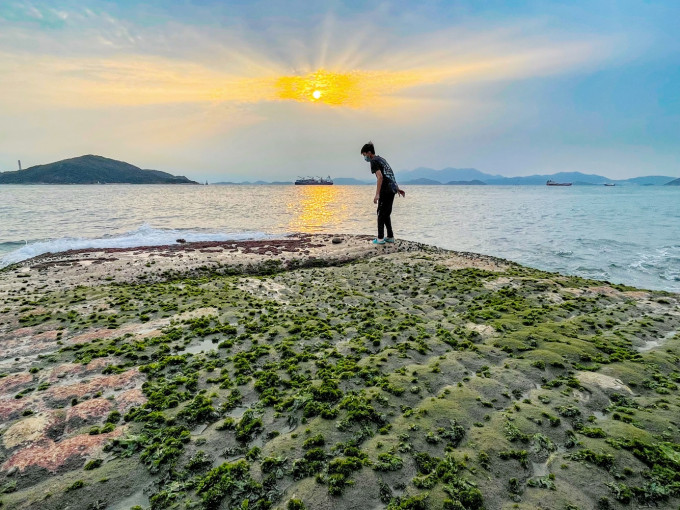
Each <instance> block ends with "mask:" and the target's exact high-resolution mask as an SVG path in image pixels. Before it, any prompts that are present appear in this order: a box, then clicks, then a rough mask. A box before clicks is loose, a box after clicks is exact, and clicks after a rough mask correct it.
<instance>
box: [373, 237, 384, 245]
mask: <svg viewBox="0 0 680 510" xmlns="http://www.w3.org/2000/svg"><path fill="white" fill-rule="evenodd" d="M373 244H385V240H384V239H377V238H376V239H373Z"/></svg>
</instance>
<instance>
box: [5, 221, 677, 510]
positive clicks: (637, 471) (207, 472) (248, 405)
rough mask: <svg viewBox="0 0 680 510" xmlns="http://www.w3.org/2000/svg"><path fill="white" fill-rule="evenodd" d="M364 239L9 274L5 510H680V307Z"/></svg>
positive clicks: (127, 258)
mask: <svg viewBox="0 0 680 510" xmlns="http://www.w3.org/2000/svg"><path fill="white" fill-rule="evenodd" d="M335 238H340V239H342V242H341V243H335V242H334V239H335ZM370 239H371V238H370V237H361V236H330V235H307V234H300V235H295V236H290V237H287V238H284V239H279V240H262V241H245V242H220V243H183V244H181V245H170V246H163V247H141V248H136V249H121V250H114V249H110V250H91V251H87V250H81V251H74V252H67V253H61V254H48V255H44V256H41V257H39V258H37V259H32V260H29V261H25V262H23V263H21V264H17V265H15V266H12V267H10V268H7V269H5V270H3V271H1V272H0V345H1V346H2V348H1V349H0V435H1V436H2V437H1V438H0V439H1V441H0V501H2V503H3V504H4V507H5V508H19V509H24V508H40V509H61V508H117V507H118V506H120V505H121V504H125V505H127V504H128V503H130V505H128V506H126V508H129V506H132V505H141V506H142V507H151V508H154V509H156V508H158V509H161V508H163V509H165V508H186V507H187V506H191V507H195V508H206V509H211V508H242V505H243V504H244V503H243V501H244V500H245V499H248V508H251V509H252V508H256V509H259V508H286V507H287V505H288V502H289V501H290V500H300V501H302V503H303V504H304V505H305V507H306V508H308V509H331V508H357V509H359V508H361V509H364V508H389V509H397V508H404V509H406V508H413V509H415V508H435V509H441V508H465V509H481V508H487V509H492V508H493V509H496V508H499V509H500V508H525V509H529V508H532V509H533V508H546V509H548V508H550V509H563V508H581V509H586V508H597V507H598V505H599V507H600V508H630V507H643V506H646V505H653V504H658V505H659V506H661V507H664V508H677V507H678V504H680V500H679V496H680V494H679V492H678V491H679V490H680V489H678V487H679V483H680V479H678V476H679V475H678V473H680V445H679V444H678V443H680V430H679V428H678V427H679V426H680V424H679V423H678V420H677V417H678V416H680V395H679V394H678V383H680V335H678V330H679V329H680V301H679V299H678V296H677V295H672V294H668V293H663V292H651V291H644V290H639V289H632V288H628V287H625V286H619V285H606V284H603V283H602V282H594V281H590V280H584V279H581V278H576V277H570V276H564V275H559V274H555V273H546V272H542V271H538V270H534V269H529V268H525V267H522V266H519V265H517V264H514V263H512V262H508V261H505V260H501V259H496V258H493V257H487V256H481V255H475V254H469V253H457V252H450V251H446V250H441V249H438V248H435V247H431V246H426V245H421V244H418V243H413V242H408V241H403V240H398V241H397V242H396V243H395V244H393V245H386V246H374V245H372V244H370V242H369V241H370ZM117 505H118V506H117ZM605 505H608V506H605Z"/></svg>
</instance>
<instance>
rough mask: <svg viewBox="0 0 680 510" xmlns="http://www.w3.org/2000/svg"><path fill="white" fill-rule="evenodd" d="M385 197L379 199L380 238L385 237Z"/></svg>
mask: <svg viewBox="0 0 680 510" xmlns="http://www.w3.org/2000/svg"><path fill="white" fill-rule="evenodd" d="M383 205H384V204H383V198H382V197H380V198H379V199H378V239H382V238H383V237H385V218H384V217H383Z"/></svg>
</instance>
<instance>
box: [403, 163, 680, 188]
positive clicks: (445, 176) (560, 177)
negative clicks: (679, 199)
mask: <svg viewBox="0 0 680 510" xmlns="http://www.w3.org/2000/svg"><path fill="white" fill-rule="evenodd" d="M396 176H397V180H398V181H399V182H400V183H401V182H404V183H405V182H406V181H412V180H417V179H430V180H433V181H439V182H447V183H450V182H460V183H461V184H464V183H469V182H473V183H474V184H478V183H483V184H493V185H501V186H505V185H544V184H545V183H546V181H548V180H553V181H557V182H571V183H573V184H574V185H575V186H579V185H581V186H588V185H593V184H596V185H600V184H605V183H612V182H613V183H616V184H637V185H642V186H651V185H653V186H657V185H661V184H666V183H668V182H669V181H672V180H673V177H666V176H662V175H649V176H643V177H633V178H631V179H623V180H612V179H610V178H609V177H604V176H602V175H597V174H584V173H582V172H558V173H554V174H534V175H525V176H517V177H504V176H502V175H492V174H487V173H484V172H480V171H479V170H477V169H475V168H450V167H449V168H443V169H441V170H434V169H432V168H425V167H420V168H416V169H415V170H407V171H402V172H398V173H397V174H396Z"/></svg>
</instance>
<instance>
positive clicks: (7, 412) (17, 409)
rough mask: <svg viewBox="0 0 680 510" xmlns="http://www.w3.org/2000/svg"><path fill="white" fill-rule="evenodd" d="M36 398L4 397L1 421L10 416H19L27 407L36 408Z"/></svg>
mask: <svg viewBox="0 0 680 510" xmlns="http://www.w3.org/2000/svg"><path fill="white" fill-rule="evenodd" d="M35 404H36V402H35V400H34V399H32V398H27V397H24V398H19V399H17V398H14V397H9V398H3V399H0V421H5V420H8V419H10V418H12V419H13V418H17V417H19V416H20V415H21V413H22V412H23V411H24V410H26V409H34V407H35Z"/></svg>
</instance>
